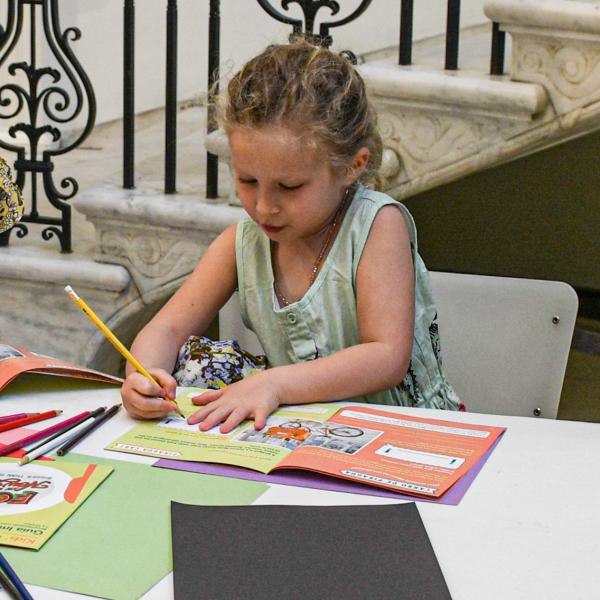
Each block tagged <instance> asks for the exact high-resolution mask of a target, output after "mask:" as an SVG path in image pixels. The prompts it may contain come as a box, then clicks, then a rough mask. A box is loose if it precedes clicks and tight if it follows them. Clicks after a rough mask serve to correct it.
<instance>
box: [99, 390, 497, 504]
mask: <svg viewBox="0 0 600 600" xmlns="http://www.w3.org/2000/svg"><path fill="white" fill-rule="evenodd" d="M203 391H204V390H200V389H197V388H196V389H194V388H187V389H185V391H183V392H182V393H180V394H179V395H178V396H177V403H178V404H179V407H180V408H181V409H182V411H183V413H184V414H185V415H186V416H189V415H191V414H192V413H193V412H195V411H196V410H197V409H198V407H197V406H194V405H193V404H192V402H191V399H192V397H193V396H196V395H198V394H200V393H201V392H203ZM431 412H432V414H434V415H435V414H436V413H435V411H431ZM503 431H504V428H502V427H488V426H485V425H471V424H465V423H454V422H451V421H443V420H440V419H434V418H423V417H417V416H413V415H409V414H399V413H395V412H390V411H386V410H383V409H381V408H377V407H376V406H375V405H368V404H360V405H359V404H352V405H348V406H344V407H340V406H339V405H330V404H307V405H301V406H284V407H281V408H280V409H279V410H277V411H276V412H274V413H273V414H272V415H271V416H270V417H269V418H268V420H267V424H266V426H265V427H264V428H263V429H261V430H259V431H257V430H256V429H255V428H254V422H252V421H245V422H244V423H242V424H241V425H240V426H238V427H237V428H235V429H234V430H233V431H231V432H229V433H227V434H222V433H220V432H219V428H218V427H215V428H213V429H211V430H209V431H206V432H200V431H199V430H198V425H188V424H187V422H186V421H185V419H183V418H182V417H179V416H171V415H169V416H168V417H166V418H165V419H163V420H162V421H160V422H151V421H146V422H143V423H140V424H139V425H136V426H135V427H133V428H132V429H131V430H130V431H128V432H127V433H125V434H124V435H122V436H121V437H119V438H118V439H117V440H115V441H114V442H112V443H111V444H109V445H108V446H107V447H106V449H107V450H115V451H117V452H128V453H133V454H143V455H146V456H155V457H159V458H169V459H172V460H186V461H201V462H212V463H221V464H229V465H236V466H239V467H246V468H248V469H254V470H256V471H260V472H261V473H270V472H272V471H275V470H278V469H305V470H308V471H314V472H317V473H322V474H325V475H331V476H333V477H341V478H344V479H348V480H351V481H355V482H362V483H365V484H368V485H373V486H377V487H382V488H386V489H389V490H394V491H397V492H403V493H407V494H414V495H417V496H428V497H434V498H439V497H440V496H441V495H442V494H443V493H444V492H445V491H446V490H448V489H449V488H450V487H451V486H452V485H453V484H454V483H456V481H458V480H459V479H460V478H461V477H462V476H463V475H464V474H465V473H466V472H467V471H468V470H469V469H470V468H471V467H473V466H474V465H475V464H476V463H477V462H478V461H479V459H480V458H481V457H482V456H483V455H484V454H485V453H486V452H487V450H489V448H490V447H491V446H492V445H493V443H494V442H495V441H496V439H497V438H498V436H499V435H501V434H502V432H503Z"/></svg>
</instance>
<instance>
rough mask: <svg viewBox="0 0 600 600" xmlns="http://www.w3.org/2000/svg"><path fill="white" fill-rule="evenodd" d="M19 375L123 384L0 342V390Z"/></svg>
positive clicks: (113, 377)
mask: <svg viewBox="0 0 600 600" xmlns="http://www.w3.org/2000/svg"><path fill="white" fill-rule="evenodd" d="M21 373H39V374H41V375H56V376H60V377H72V378H74V379H90V380H94V381H101V382H104V383H115V384H121V383H123V380H122V379H121V378H120V377H115V376H114V375H108V374H107V373H101V372H100V371H94V369H88V368H87V367H80V366H79V365H75V364H73V363H70V362H67V361H66V360H61V359H58V358H53V357H52V356H46V355H44V354H38V353H36V352H30V351H29V350H26V349H25V348H21V347H20V346H14V345H12V344H7V343H5V342H3V341H1V340H0V390H2V389H3V388H4V387H6V386H7V385H8V384H9V383H10V382H11V381H12V380H13V379H15V377H17V376H18V375H21Z"/></svg>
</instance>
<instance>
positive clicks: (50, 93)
mask: <svg viewBox="0 0 600 600" xmlns="http://www.w3.org/2000/svg"><path fill="white" fill-rule="evenodd" d="M7 1H8V11H7V19H6V28H5V29H3V28H2V27H0V80H2V81H6V80H7V76H6V74H8V75H9V76H11V77H12V78H13V79H12V80H11V82H10V83H6V84H4V85H0V119H6V120H10V121H11V123H12V124H11V126H10V127H9V128H8V137H7V138H6V137H5V138H4V139H2V138H0V148H4V149H5V150H8V151H10V152H13V153H16V155H17V159H16V160H15V163H14V167H15V171H16V174H17V177H16V184H17V185H18V186H19V188H21V190H22V191H23V194H24V196H25V197H26V199H27V200H28V201H29V203H30V210H29V212H28V213H27V214H25V215H23V218H22V221H21V223H18V224H17V225H16V226H15V228H14V230H15V231H16V236H17V237H20V238H22V237H24V236H26V235H27V234H28V229H27V226H26V225H24V222H27V223H39V224H42V225H47V227H45V228H43V229H42V233H41V235H42V238H43V239H44V240H50V239H51V238H53V237H56V238H57V239H58V240H59V242H60V247H61V250H62V251H63V252H71V206H70V204H69V203H68V201H69V200H70V199H71V198H73V197H74V196H75V195H76V194H77V192H78V189H79V185H78V183H77V181H76V180H75V179H74V178H73V177H65V178H64V179H62V180H61V181H60V184H59V186H58V187H57V185H56V184H55V182H54V179H53V176H52V172H53V170H54V162H53V159H54V157H56V156H58V155H62V154H66V153H67V152H69V151H71V150H72V149H73V148H75V147H77V146H78V145H79V144H81V142H83V140H85V139H86V138H87V136H88V135H89V134H90V132H91V131H92V129H93V127H94V123H95V120H96V99H95V96H94V91H93V88H92V85H91V83H90V80H89V78H88V76H87V74H86V73H85V71H84V70H83V68H82V67H81V64H80V63H79V61H78V60H77V58H76V56H75V54H74V53H73V51H72V49H71V45H70V44H71V42H75V41H77V40H79V39H80V37H81V31H80V30H79V29H77V28H75V27H68V28H66V29H64V30H61V27H60V23H59V10H58V0H7ZM27 6H28V7H29V10H28V11H26V7H27ZM26 12H28V13H29V19H28V24H29V40H28V43H29V62H26V61H21V62H13V63H11V64H8V58H9V56H10V55H11V54H12V52H13V51H14V50H15V48H16V47H17V45H18V42H19V39H20V38H21V34H22V32H23V26H24V22H25V17H26ZM38 19H39V22H40V23H41V27H42V30H43V34H44V39H45V40H46V43H47V45H48V47H49V49H50V52H51V54H52V56H53V59H54V61H55V63H56V65H57V66H58V67H60V69H59V68H55V67H54V66H38V64H37V61H38V54H39V53H38V51H37V45H38V43H39V41H40V39H39V38H41V36H38V30H37V28H38ZM63 74H64V77H65V81H66V80H68V83H69V88H70V89H69V90H68V91H67V89H64V88H63V87H60V86H59V83H61V80H63ZM86 106H87V114H86V115H84V113H83V111H84V108H85V107H86ZM22 113H23V114H22ZM80 115H81V118H82V119H84V118H85V125H84V126H83V128H82V130H81V132H80V133H79V134H78V135H76V136H74V138H73V139H72V140H71V141H69V142H65V143H64V144H63V145H61V146H60V147H58V146H57V145H56V144H54V145H50V146H49V147H47V148H46V149H43V150H41V149H40V145H41V144H40V139H41V138H42V137H43V136H49V138H50V139H51V141H52V142H58V140H60V139H61V138H62V132H61V129H60V128H61V126H64V125H65V124H66V123H69V122H71V121H73V120H75V119H77V118H78V117H79V116H80ZM27 174H29V175H30V178H29V179H30V188H26V186H25V182H26V175H27ZM38 177H41V178H42V183H43V187H44V192H45V194H46V197H47V199H48V201H49V202H50V204H51V205H52V206H53V207H54V208H56V209H58V211H59V212H60V216H59V217H57V216H44V215H41V214H40V211H39V210H38ZM59 188H60V189H59ZM9 235H10V231H8V232H5V233H3V234H0V246H6V245H7V244H8V239H9Z"/></svg>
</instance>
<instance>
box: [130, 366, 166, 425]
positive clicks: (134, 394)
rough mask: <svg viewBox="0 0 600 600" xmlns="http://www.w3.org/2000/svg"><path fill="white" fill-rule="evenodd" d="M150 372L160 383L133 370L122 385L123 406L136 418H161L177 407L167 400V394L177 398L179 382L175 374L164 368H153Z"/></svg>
mask: <svg viewBox="0 0 600 600" xmlns="http://www.w3.org/2000/svg"><path fill="white" fill-rule="evenodd" d="M150 373H151V374H152V376H153V377H154V379H156V381H157V382H158V383H159V385H155V384H154V383H152V382H151V381H150V380H149V379H148V378H146V377H144V376H143V375H142V374H141V373H137V372H133V373H130V374H129V375H128V376H127V378H126V379H125V381H124V382H123V385H122V386H121V398H122V399H123V406H124V407H125V409H126V410H127V412H128V413H129V414H130V415H131V416H132V417H134V418H135V419H159V418H161V417H164V416H165V415H167V414H169V413H170V412H173V410H174V409H175V407H174V405H173V403H172V402H169V401H168V400H165V396H169V397H170V398H175V394H176V389H177V383H176V381H175V379H174V378H173V376H172V375H170V374H169V373H167V371H165V370H164V369H152V370H151V371H150Z"/></svg>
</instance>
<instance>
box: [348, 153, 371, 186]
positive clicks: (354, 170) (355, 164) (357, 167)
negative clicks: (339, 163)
mask: <svg viewBox="0 0 600 600" xmlns="http://www.w3.org/2000/svg"><path fill="white" fill-rule="evenodd" d="M369 158H371V151H370V150H369V149H368V148H367V147H366V146H363V147H362V148H359V149H358V150H357V151H356V154H355V155H354V156H353V157H352V162H351V163H350V168H349V169H348V176H347V178H348V181H347V185H352V184H353V183H354V182H355V181H356V180H357V179H358V178H359V177H360V176H361V175H362V174H363V173H364V170H365V169H366V168H367V165H368V164H369Z"/></svg>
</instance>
